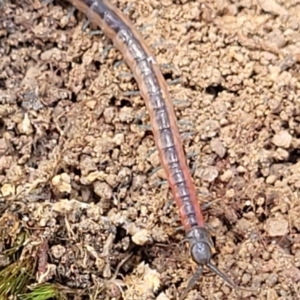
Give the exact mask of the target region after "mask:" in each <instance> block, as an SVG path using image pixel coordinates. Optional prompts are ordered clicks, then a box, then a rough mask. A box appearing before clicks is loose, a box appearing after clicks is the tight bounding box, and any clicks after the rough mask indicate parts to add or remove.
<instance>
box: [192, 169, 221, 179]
mask: <svg viewBox="0 0 300 300" xmlns="http://www.w3.org/2000/svg"><path fill="white" fill-rule="evenodd" d="M195 176H196V177H198V178H201V179H202V180H204V181H206V182H213V181H214V180H215V179H216V178H217V177H218V176H219V171H218V169H217V168H216V167H213V166H209V167H206V168H199V169H198V170H196V172H195Z"/></svg>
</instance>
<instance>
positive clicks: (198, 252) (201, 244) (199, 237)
mask: <svg viewBox="0 0 300 300" xmlns="http://www.w3.org/2000/svg"><path fill="white" fill-rule="evenodd" d="M185 239H186V241H188V242H189V244H190V253H191V256H192V259H193V261H194V262H195V263H196V264H197V265H198V270H197V271H196V273H195V274H194V275H193V276H192V278H191V279H190V280H189V283H188V285H187V287H186V289H185V290H184V292H183V294H182V295H181V297H180V300H183V299H184V298H185V297H186V295H187V294H188V292H189V291H190V290H191V289H192V288H193V287H194V286H195V284H196V282H197V281H198V279H199V278H200V276H201V275H202V272H203V267H204V266H206V267H207V268H209V269H210V270H211V271H212V272H214V273H216V274H217V275H218V276H220V277H221V278H222V279H223V280H224V281H225V282H226V283H227V284H228V285H229V286H231V287H232V288H234V289H238V290H244V291H248V292H254V291H256V290H254V289H247V288H242V287H239V286H237V285H236V284H235V283H234V282H233V281H231V280H230V279H229V278H228V276H227V275H226V274H225V273H223V272H222V271H220V270H219V269H218V268H217V267H216V266H215V265H214V264H212V263H211V256H212V252H211V249H212V247H213V242H212V240H211V238H210V236H209V234H208V232H207V230H206V228H205V227H194V228H192V229H191V230H190V231H188V232H187V234H186V238H185Z"/></svg>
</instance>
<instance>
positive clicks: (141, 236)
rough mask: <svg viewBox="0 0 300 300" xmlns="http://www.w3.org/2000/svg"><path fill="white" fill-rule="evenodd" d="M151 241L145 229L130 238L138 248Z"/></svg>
mask: <svg viewBox="0 0 300 300" xmlns="http://www.w3.org/2000/svg"><path fill="white" fill-rule="evenodd" d="M151 240H152V238H151V235H150V233H149V231H148V230H146V229H141V230H139V231H137V232H136V233H135V234H134V235H133V236H132V241H133V242H134V243H135V244H137V245H139V246H143V245H145V244H146V243H147V242H150V241H151Z"/></svg>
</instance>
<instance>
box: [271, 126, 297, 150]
mask: <svg viewBox="0 0 300 300" xmlns="http://www.w3.org/2000/svg"><path fill="white" fill-rule="evenodd" d="M292 139H293V138H292V136H291V135H290V134H289V133H288V132H287V131H284V130H283V131H280V132H279V133H278V134H275V135H274V137H273V138H272V143H273V144H274V145H276V146H277V147H282V148H286V149H287V148H289V147H290V146H291V143H292Z"/></svg>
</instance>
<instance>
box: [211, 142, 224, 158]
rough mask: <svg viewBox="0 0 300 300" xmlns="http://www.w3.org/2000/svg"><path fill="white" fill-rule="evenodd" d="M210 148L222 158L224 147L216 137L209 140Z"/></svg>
mask: <svg viewBox="0 0 300 300" xmlns="http://www.w3.org/2000/svg"><path fill="white" fill-rule="evenodd" d="M210 148H211V150H212V151H213V152H215V153H216V154H217V155H218V156H219V157H220V158H223V157H224V156H225V154H226V149H225V147H224V146H223V144H222V142H221V141H220V140H219V139H218V138H216V139H213V140H211V142H210Z"/></svg>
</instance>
